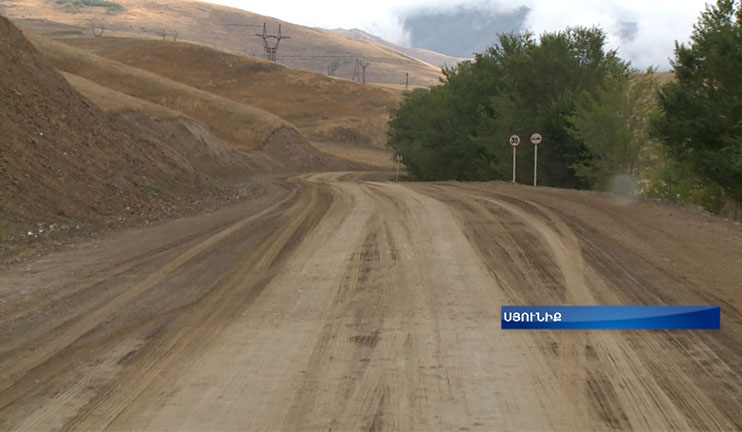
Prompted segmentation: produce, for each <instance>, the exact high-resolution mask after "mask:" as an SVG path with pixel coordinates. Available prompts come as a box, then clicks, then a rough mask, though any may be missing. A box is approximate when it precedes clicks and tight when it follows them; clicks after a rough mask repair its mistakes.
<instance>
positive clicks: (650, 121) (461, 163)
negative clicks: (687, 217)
mask: <svg viewBox="0 0 742 432" xmlns="http://www.w3.org/2000/svg"><path fill="white" fill-rule="evenodd" d="M671 64H672V68H673V72H674V78H673V79H672V80H670V81H669V82H667V83H665V84H663V85H660V84H658V82H657V80H656V78H655V73H654V72H655V71H654V70H652V69H649V70H647V71H638V70H636V69H635V68H633V67H632V66H631V65H630V63H629V62H628V61H625V60H623V59H621V58H620V57H619V56H618V54H617V52H616V51H614V50H607V49H606V34H605V32H603V31H602V30H601V29H600V28H597V27H593V28H585V27H574V28H568V29H566V30H564V31H560V32H553V33H544V34H542V35H540V36H539V37H536V36H535V35H534V34H533V33H530V32H522V33H518V34H503V35H500V36H499V40H498V43H497V44H496V45H494V46H492V47H490V48H489V49H487V51H486V52H484V53H480V54H477V55H475V57H474V59H473V60H471V61H465V62H462V63H460V64H458V65H456V66H455V67H451V68H444V69H443V78H442V79H441V83H440V84H439V85H436V86H433V87H430V88H425V89H415V90H413V91H411V92H408V93H407V94H406V97H405V100H404V102H403V103H402V104H401V105H400V107H399V108H397V109H396V110H394V111H393V112H392V114H391V118H390V122H389V126H390V127H389V143H390V145H391V147H392V148H393V149H394V150H396V151H397V152H398V153H399V154H401V155H402V156H403V157H404V160H405V164H406V165H407V168H408V171H409V173H410V175H411V176H412V177H413V178H415V179H418V180H426V181H427V180H463V181H466V180H507V179H510V176H511V172H512V166H511V164H512V156H511V151H512V150H511V147H510V146H509V145H508V143H507V137H508V136H509V135H511V134H513V133H517V134H519V135H520V136H521V137H525V138H527V137H528V136H529V135H530V133H531V132H533V131H539V132H541V133H542V134H543V136H544V143H543V145H541V146H540V148H539V184H545V185H550V186H557V187H568V188H580V189H582V188H591V189H598V190H616V188H617V185H618V186H620V187H619V189H623V190H626V189H631V190H633V191H639V192H641V193H643V194H645V195H646V196H650V197H657V198H663V199H668V200H672V201H680V202H688V203H692V204H696V205H699V206H703V207H704V208H707V209H709V210H712V211H717V212H718V211H721V210H722V208H723V207H724V206H727V207H729V205H730V203H731V204H732V205H733V206H735V205H736V207H737V208H739V204H740V203H742V134H741V132H742V74H740V73H739V71H740V70H742V8H739V7H737V6H736V4H735V1H734V0H718V1H717V3H716V4H715V5H707V6H706V9H705V10H704V11H703V12H702V13H701V15H700V18H699V20H698V22H697V24H696V25H695V26H694V28H693V30H692V35H691V40H690V42H689V44H687V45H685V44H677V43H676V47H675V57H674V60H672V62H671ZM532 153H533V146H532V145H530V144H529V143H527V140H526V144H525V145H521V146H520V147H519V149H518V170H517V171H518V181H519V182H521V183H528V182H530V181H531V176H532V170H529V169H528V168H529V166H530V165H531V164H532V163H533V154H532ZM735 203H736V204H735Z"/></svg>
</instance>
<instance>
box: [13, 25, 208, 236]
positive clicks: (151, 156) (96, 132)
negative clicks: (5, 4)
mask: <svg viewBox="0 0 742 432" xmlns="http://www.w3.org/2000/svg"><path fill="white" fill-rule="evenodd" d="M0 64H2V68H0V83H1V84H0V130H2V140H0V182H1V183H0V203H1V204H0V221H3V222H0V223H2V224H4V225H5V226H6V229H7V226H8V225H10V226H11V227H12V226H18V225H30V224H31V223H33V222H46V223H51V222H56V221H61V220H76V221H100V220H106V219H111V218H116V219H118V218H121V217H129V216H131V215H148V214H157V213H162V212H163V211H166V210H168V209H170V208H172V207H173V205H174V203H177V202H183V201H187V200H188V199H186V198H183V197H190V199H192V200H195V199H197V197H199V196H203V195H206V194H210V193H214V192H215V187H213V186H211V185H210V184H208V183H209V182H206V181H205V178H204V176H203V175H201V174H200V173H199V170H197V169H195V168H194V166H193V164H192V163H191V162H190V161H189V160H188V159H187V158H185V157H184V156H183V154H182V153H181V152H179V151H178V150H176V149H175V148H174V147H173V146H171V145H169V143H167V142H165V140H166V139H167V137H163V136H162V135H161V134H155V135H153V136H155V137H158V138H150V137H148V136H147V135H145V134H144V133H142V132H139V131H137V130H136V129H135V128H134V127H132V125H131V124H130V123H127V122H125V121H121V120H120V119H116V118H113V117H111V116H109V115H108V114H106V113H105V112H103V111H102V110H101V109H100V108H98V107H97V106H96V105H94V104H93V103H91V102H90V101H89V100H88V99H86V98H84V97H83V96H81V95H80V94H79V93H78V92H76V91H75V90H74V89H72V88H71V87H70V85H69V84H68V83H67V81H66V80H65V79H64V78H63V77H62V76H61V75H60V73H58V72H57V71H56V70H55V69H54V68H53V67H52V66H51V64H50V63H49V62H48V61H47V60H46V59H45V58H44V57H43V56H42V55H40V54H39V53H38V52H37V51H36V49H35V48H34V47H33V46H32V45H31V44H30V43H29V42H28V41H27V40H26V39H25V38H24V36H23V35H22V34H21V32H20V31H19V30H18V29H17V28H16V27H15V26H13V24H11V23H10V22H9V21H8V20H6V19H5V18H2V17H0ZM139 120H141V121H137V123H141V122H143V119H139ZM145 123H146V122H145Z"/></svg>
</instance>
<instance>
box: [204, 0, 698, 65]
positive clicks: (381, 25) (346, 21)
mask: <svg viewBox="0 0 742 432" xmlns="http://www.w3.org/2000/svg"><path fill="white" fill-rule="evenodd" d="M215 3H220V4H225V5H229V6H233V7H239V8H241V9H245V10H248V11H250V12H254V13H259V14H262V15H268V16H273V17H276V18H279V19H282V20H284V21H289V22H293V23H296V24H301V25H306V26H310V27H325V28H335V27H343V28H353V27H357V28H360V29H363V30H366V31H368V32H370V33H373V34H377V35H379V36H381V37H383V38H385V39H387V40H390V41H392V42H397V43H400V42H401V43H404V42H406V41H407V39H406V35H405V34H404V31H403V28H402V20H401V18H400V17H401V16H404V14H405V13H406V12H408V11H410V10H412V9H415V8H420V7H425V8H430V9H444V8H451V7H453V6H455V5H460V4H478V5H489V6H490V7H494V8H497V9H506V10H507V9H515V8H518V7H520V6H522V5H526V6H528V7H529V8H531V12H530V13H529V15H528V18H527V21H526V25H527V27H528V28H529V29H531V30H532V31H534V32H536V33H537V34H538V33H542V32H544V31H556V30H562V29H564V28H565V27H567V26H574V25H583V26H592V25H598V26H600V27H601V28H603V29H604V30H605V31H606V32H607V33H608V35H609V46H610V47H611V48H616V49H618V50H619V54H620V55H621V56H622V57H623V58H627V59H630V60H631V61H632V63H634V65H635V66H637V67H641V68H644V67H647V66H650V65H654V66H660V67H661V68H667V67H669V64H668V62H667V58H668V57H672V55H673V43H674V41H675V40H680V41H686V40H688V37H689V35H690V32H691V30H692V25H693V23H695V21H696V18H697V17H698V15H699V13H700V12H701V11H702V10H703V8H704V5H705V1H704V0H681V1H678V0H607V1H606V0H563V1H554V0H492V1H487V0H474V1H471V0H469V1H467V0H462V1H454V2H451V1H444V0H409V1H394V0H373V1H369V2H348V1H340V0H316V1H312V2H308V1H301V0H299V1H296V0H286V1H283V2H257V1H248V0H242V1H241V0H217V1H215ZM622 23H636V34H635V37H634V38H633V40H621V32H622V28H624V27H622V26H625V24H622Z"/></svg>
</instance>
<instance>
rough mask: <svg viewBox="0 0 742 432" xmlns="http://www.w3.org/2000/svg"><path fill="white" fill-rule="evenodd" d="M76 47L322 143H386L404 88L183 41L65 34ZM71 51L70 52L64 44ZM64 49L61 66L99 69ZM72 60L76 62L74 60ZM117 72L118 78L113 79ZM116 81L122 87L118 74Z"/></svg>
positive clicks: (70, 43) (376, 145)
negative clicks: (260, 113)
mask: <svg viewBox="0 0 742 432" xmlns="http://www.w3.org/2000/svg"><path fill="white" fill-rule="evenodd" d="M62 41H63V42H65V43H67V44H68V45H70V46H73V47H77V48H81V49H84V50H85V51H87V52H89V53H93V54H95V55H98V56H102V57H106V58H107V59H110V60H113V61H116V62H118V63H123V64H125V65H127V66H133V67H135V68H137V69H142V70H145V71H148V72H151V73H153V74H156V75H158V76H160V77H165V78H167V79H169V80H172V81H176V82H178V83H181V84H185V85H187V86H190V87H192V88H196V89H199V90H202V91H205V92H209V93H212V94H215V95H218V96H221V97H223V98H225V99H229V100H232V101H235V102H239V103H241V104H246V105H250V106H254V107H257V108H260V109H262V110H264V111H266V112H269V113H271V114H273V115H275V116H277V117H280V118H281V119H284V120H286V121H288V122H291V123H292V124H293V125H295V126H297V127H299V129H300V130H302V132H304V133H305V134H306V135H307V136H308V137H310V138H312V139H313V140H315V141H333V140H334V141H350V142H351V143H356V144H360V145H372V146H375V147H383V145H384V143H385V136H384V133H383V131H384V130H385V128H386V122H387V117H388V113H389V109H390V108H393V107H395V106H397V104H398V103H399V102H400V101H401V97H402V95H401V92H400V91H398V90H390V89H385V88H379V87H375V86H363V85H360V84H358V83H353V82H350V81H347V80H340V79H336V78H332V77H327V76H324V75H320V74H316V73H313V72H306V71H301V70H294V69H289V68H286V67H283V66H281V65H277V64H275V63H272V62H268V61H265V60H261V59H254V58H249V57H245V56H237V55H231V54H226V53H224V52H221V51H218V50H215V49H211V48H207V47H203V46H199V45H193V44H189V43H181V42H166V41H158V40H146V39H131V38H113V37H103V38H100V39H87V38H84V39H63V40H62ZM58 51H65V50H58ZM69 57H70V55H69V54H68V53H62V56H61V58H60V67H61V68H62V69H65V70H68V69H70V68H74V69H75V71H76V72H75V73H77V74H81V75H85V76H88V75H92V72H89V71H86V69H87V67H86V66H83V65H82V64H81V62H80V61H79V60H77V59H75V60H67V61H65V63H64V64H62V63H61V62H62V61H64V59H65V58H69ZM67 63H69V64H67ZM112 78H113V77H112ZM110 86H120V84H118V83H117V80H116V79H113V80H112V81H111V82H110Z"/></svg>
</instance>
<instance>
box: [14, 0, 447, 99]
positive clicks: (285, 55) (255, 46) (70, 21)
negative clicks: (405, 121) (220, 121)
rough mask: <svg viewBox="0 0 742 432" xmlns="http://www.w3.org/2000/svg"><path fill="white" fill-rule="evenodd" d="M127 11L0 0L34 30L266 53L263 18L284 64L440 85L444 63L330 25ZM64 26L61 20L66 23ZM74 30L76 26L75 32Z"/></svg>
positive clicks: (183, 8)
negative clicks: (363, 64)
mask: <svg viewBox="0 0 742 432" xmlns="http://www.w3.org/2000/svg"><path fill="white" fill-rule="evenodd" d="M115 3H116V4H120V5H121V8H123V10H121V11H117V10H109V9H108V8H104V7H77V8H75V9H74V10H73V9H71V8H70V4H77V3H75V2H67V1H51V0H16V1H12V2H10V1H3V2H1V3H0V13H2V14H4V15H5V16H7V17H9V18H11V19H14V20H17V22H18V23H19V24H20V25H24V26H26V25H28V26H30V28H32V30H33V31H36V32H41V33H42V34H47V35H51V36H57V37H68V36H76V37H79V36H80V35H83V36H87V37H92V32H91V31H90V24H91V22H96V23H97V24H99V25H102V26H105V27H106V33H105V34H106V35H122V36H133V35H137V36H146V37H151V38H160V37H161V34H165V35H166V37H172V35H176V34H177V38H178V40H185V41H191V42H195V43H199V44H204V45H208V46H212V47H215V48H218V49H221V50H225V51H230V52H234V53H238V54H250V55H254V56H263V51H264V50H263V41H262V40H261V39H260V38H259V37H257V36H256V33H260V32H262V29H263V23H266V24H267V30H268V32H269V33H275V32H276V31H277V30H278V26H279V24H280V25H281V26H282V33H283V35H285V36H289V37H290V39H286V40H283V41H281V44H280V47H279V50H278V62H279V63H281V64H283V65H286V66H289V67H292V68H297V69H306V70H311V71H315V72H320V73H325V74H326V73H327V72H328V71H329V72H330V74H331V75H334V76H337V77H343V78H347V79H351V78H352V77H353V75H354V71H355V68H356V61H357V60H358V59H365V60H366V61H368V62H369V63H370V65H369V67H368V68H367V70H366V77H367V81H368V82H374V83H391V84H401V83H404V79H405V73H409V74H410V75H413V76H416V77H418V78H417V83H418V84H421V85H428V84H434V83H436V82H437V81H438V78H439V76H440V70H439V68H437V67H435V66H432V65H430V64H428V63H426V62H424V61H422V60H419V59H417V58H414V57H412V56H410V55H407V54H404V53H401V52H399V51H396V50H394V49H392V48H390V47H388V46H383V45H380V44H377V43H374V42H370V41H365V40H359V39H357V38H353V37H349V36H345V35H340V34H336V33H332V32H328V31H322V30H318V29H312V28H308V27H303V26H299V25H295V24H291V23H286V22H282V21H279V20H277V19H275V18H270V17H265V16H261V15H257V14H253V13H250V12H245V11H242V10H239V9H234V8H229V7H224V6H219V5H214V4H210V3H205V2H200V1H195V0H116V1H115ZM60 24H62V26H60ZM75 28H76V29H77V30H75Z"/></svg>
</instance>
